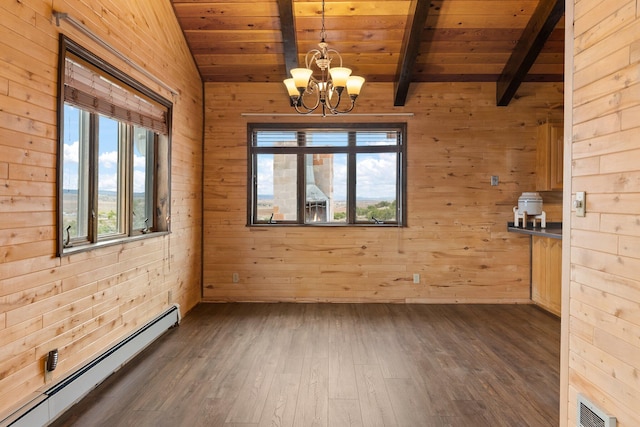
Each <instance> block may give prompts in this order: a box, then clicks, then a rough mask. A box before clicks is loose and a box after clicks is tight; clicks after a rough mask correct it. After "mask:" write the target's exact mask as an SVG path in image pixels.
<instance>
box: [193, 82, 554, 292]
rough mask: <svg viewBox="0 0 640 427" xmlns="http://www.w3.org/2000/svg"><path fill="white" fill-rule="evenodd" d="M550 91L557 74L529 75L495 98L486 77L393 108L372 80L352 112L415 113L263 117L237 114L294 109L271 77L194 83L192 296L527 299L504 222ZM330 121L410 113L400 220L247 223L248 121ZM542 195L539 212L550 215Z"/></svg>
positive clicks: (527, 181)
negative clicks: (195, 278)
mask: <svg viewBox="0 0 640 427" xmlns="http://www.w3.org/2000/svg"><path fill="white" fill-rule="evenodd" d="M562 97H563V88H562V85H561V84H549V83H546V84H541V83H538V84H533V83H528V84H524V85H523V86H522V88H521V89H520V91H519V93H518V96H517V97H516V99H514V101H513V102H512V103H511V105H510V106H509V107H500V108H498V107H496V106H495V84H489V83H454V84H448V83H438V84H436V83H431V84H428V83H421V84H412V86H411V90H410V94H409V99H408V102H407V105H406V106H405V107H402V108H399V107H398V108H394V107H393V106H392V104H393V85H392V84H385V83H375V84H367V85H366V86H365V88H364V89H363V93H362V95H361V97H360V98H359V100H358V104H359V105H358V106H357V107H356V110H355V112H356V113H390V112H396V113H398V112H404V113H414V114H415V115H414V116H413V117H397V116H396V117H392V116H381V117H371V116H343V117H339V118H338V117H327V118H324V119H322V118H310V117H308V116H296V117H283V116H276V117H272V116H267V117H264V116H247V115H243V114H242V113H252V112H253V113H272V112H273V113H289V112H291V111H292V110H290V109H289V106H288V98H287V96H286V92H285V90H284V88H283V87H282V85H281V84H280V83H273V84H255V83H254V84H216V83H206V84H205V123H206V127H205V166H204V196H203V198H204V244H203V247H204V250H203V257H204V258H203V286H204V290H203V297H204V300H206V301H240V300H241V301H333V302H343V301H356V302H358V301H390V302H407V303H412V302H419V303H426V302H525V301H528V300H529V238H528V237H526V236H523V235H518V234H513V233H507V232H506V224H507V221H513V212H512V207H513V206H515V205H517V199H518V196H519V195H520V193H521V192H523V191H530V190H532V189H533V188H534V183H535V176H534V171H535V158H536V153H535V146H536V125H537V123H538V121H539V120H543V119H545V118H547V115H549V114H551V115H552V116H553V115H554V114H559V118H561V117H562V111H561V110H557V109H555V110H550V108H549V107H550V106H553V105H554V104H558V103H561V102H562ZM554 118H556V117H554ZM339 120H343V121H345V122H351V121H358V122H362V121H364V122H366V121H378V122H380V121H406V122H407V123H408V136H407V140H408V167H407V174H408V188H407V195H408V227H406V228H401V229H398V228H375V227H359V228H341V227H329V228H327V227H320V228H304V227H293V228H286V227H274V228H265V227H262V228H259V227H247V226H246V206H247V201H246V196H247V187H246V183H247V169H246V168H247V158H246V157H247V145H246V144H247V142H246V141H247V135H246V132H247V123H248V122H274V121H296V122H309V121H311V122H316V123H322V122H323V121H324V122H328V121H339ZM491 175H498V176H499V178H500V185H499V186H497V187H492V186H490V177H491ZM551 199H552V200H555V205H554V203H551V204H549V205H545V209H547V210H548V211H549V219H550V220H556V221H558V220H561V215H562V212H561V200H558V198H557V197H551ZM233 273H238V275H239V278H240V280H239V282H238V283H233V281H232V275H233ZM414 273H419V274H420V276H421V283H420V284H413V282H412V275H413V274H414Z"/></svg>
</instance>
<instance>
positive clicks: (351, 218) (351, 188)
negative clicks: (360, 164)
mask: <svg viewBox="0 0 640 427" xmlns="http://www.w3.org/2000/svg"><path fill="white" fill-rule="evenodd" d="M356 151H357V148H356V132H349V154H348V157H347V158H348V160H347V207H348V215H347V223H348V224H355V222H356Z"/></svg>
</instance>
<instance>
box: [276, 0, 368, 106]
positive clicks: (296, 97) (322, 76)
mask: <svg viewBox="0 0 640 427" xmlns="http://www.w3.org/2000/svg"><path fill="white" fill-rule="evenodd" d="M326 35H327V33H326V30H325V27H324V0H322V30H321V31H320V38H321V41H320V43H318V47H319V49H312V50H310V51H309V52H307V55H306V56H305V68H293V69H292V70H291V78H288V79H285V80H284V84H285V86H286V87H287V91H288V92H289V100H290V103H291V106H292V107H293V108H295V110H296V111H297V112H298V113H300V114H309V113H311V112H313V111H315V110H316V109H317V108H318V107H319V106H322V115H323V116H325V115H326V112H327V111H329V112H330V113H331V114H345V113H348V112H350V111H351V110H353V107H355V105H356V98H357V97H358V95H360V90H361V89H362V85H363V84H364V78H363V77H360V76H352V75H351V69H349V68H346V67H343V66H342V57H341V56H340V53H339V52H338V51H337V50H335V49H329V48H328V45H327V43H326V42H325V38H326ZM336 59H337V60H339V64H340V65H339V66H338V67H332V66H331V63H332V61H335V60H336ZM314 70H315V71H318V72H319V73H318V75H319V77H318V78H316V77H314V75H313V73H314ZM345 89H346V92H345ZM345 93H346V95H348V98H349V105H347V106H345V105H344V104H345V103H344V102H343V103H342V106H341V105H340V101H341V100H342V98H343V97H346V96H345Z"/></svg>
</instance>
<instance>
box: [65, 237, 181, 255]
mask: <svg viewBox="0 0 640 427" xmlns="http://www.w3.org/2000/svg"><path fill="white" fill-rule="evenodd" d="M170 233H171V232H169V231H155V232H152V233H147V234H140V235H138V236H132V237H120V238H117V239H112V240H105V241H101V242H98V243H87V244H82V245H78V246H71V247H68V248H64V249H63V251H62V253H61V254H59V255H58V256H59V257H65V256H68V255H73V254H78V253H82V252H89V251H92V250H96V249H100V248H106V247H109V246H115V245H122V244H126V243H130V242H137V241H139V240H145V239H151V238H154V237H160V236H165V235H167V234H170Z"/></svg>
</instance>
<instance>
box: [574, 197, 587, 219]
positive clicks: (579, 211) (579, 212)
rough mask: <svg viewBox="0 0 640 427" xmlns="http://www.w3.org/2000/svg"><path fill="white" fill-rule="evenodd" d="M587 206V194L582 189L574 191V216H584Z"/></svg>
mask: <svg viewBox="0 0 640 427" xmlns="http://www.w3.org/2000/svg"><path fill="white" fill-rule="evenodd" d="M586 206H587V196H586V193H585V192H584V191H578V192H576V199H575V200H574V201H573V207H574V208H576V216H585V215H586V211H585V209H586Z"/></svg>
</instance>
